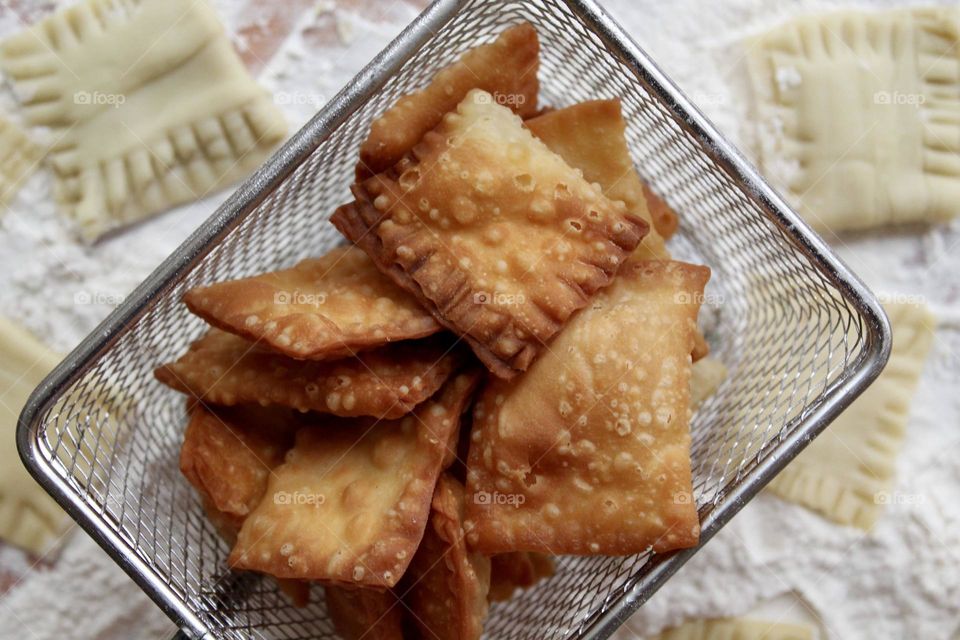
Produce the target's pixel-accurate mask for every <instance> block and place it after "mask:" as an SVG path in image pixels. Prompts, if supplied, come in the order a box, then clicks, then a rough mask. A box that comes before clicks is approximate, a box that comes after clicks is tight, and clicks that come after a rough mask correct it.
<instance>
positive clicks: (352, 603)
mask: <svg viewBox="0 0 960 640" xmlns="http://www.w3.org/2000/svg"><path fill="white" fill-rule="evenodd" d="M324 592H325V593H326V600H327V613H328V614H329V615H330V620H331V621H333V626H334V628H335V629H336V630H337V633H338V634H340V637H341V638H343V640H404V638H403V611H404V609H403V605H401V604H400V601H399V599H398V598H397V596H396V594H394V592H393V591H391V590H390V589H387V590H378V589H364V588H362V587H356V588H355V587H337V586H334V585H327V586H326V587H325V588H324Z"/></svg>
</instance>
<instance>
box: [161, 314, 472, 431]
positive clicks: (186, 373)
mask: <svg viewBox="0 0 960 640" xmlns="http://www.w3.org/2000/svg"><path fill="white" fill-rule="evenodd" d="M451 342H452V338H450V339H447V336H436V337H435V338H427V339H425V340H416V341H414V340H410V341H405V342H400V343H396V344H391V345H387V346H384V347H380V348H379V349H374V350H372V351H365V352H363V353H361V354H359V355H358V356H357V357H354V358H343V359H341V360H326V361H323V362H315V361H310V360H294V359H292V358H288V357H287V356H284V355H282V354H278V353H276V352H274V351H271V350H269V349H265V348H263V347H262V346H259V345H255V344H254V343H252V342H250V341H248V340H245V339H243V338H241V337H239V336H235V335H233V334H232V333H227V332H225V331H220V330H219V329H211V330H210V331H209V332H208V333H207V334H206V335H204V336H203V337H202V338H200V339H199V340H197V341H196V342H194V343H193V344H192V345H190V350H189V351H187V353H186V354H184V355H183V356H181V358H180V359H179V360H177V361H176V362H173V363H170V364H165V365H163V366H161V367H159V368H157V370H156V371H155V372H154V373H155V375H156V377H157V379H158V380H159V381H160V382H162V383H164V384H165V385H167V386H169V387H172V388H173V389H176V390H177V391H180V392H182V393H187V394H190V395H192V396H193V397H195V398H198V399H200V400H203V401H205V402H210V403H213V404H219V405H227V406H230V405H235V404H249V403H257V404H261V405H264V406H266V405H270V404H276V405H280V406H284V407H292V408H294V409H298V410H300V411H319V412H322V413H332V414H334V415H338V416H346V417H350V416H374V417H377V418H400V417H403V416H404V415H406V414H408V413H410V411H412V410H413V408H414V407H415V406H417V405H418V404H420V403H421V402H423V401H424V400H426V399H427V398H429V397H430V396H432V395H433V394H434V392H436V391H437V390H438V389H439V388H440V387H441V386H443V383H444V382H446V380H447V378H449V377H450V375H451V374H452V373H453V372H454V371H455V370H456V369H457V368H459V366H460V365H461V364H463V363H464V362H465V360H466V358H465V356H467V352H466V350H465V349H459V348H455V347H452V346H451Z"/></svg>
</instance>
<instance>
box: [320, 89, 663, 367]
mask: <svg viewBox="0 0 960 640" xmlns="http://www.w3.org/2000/svg"><path fill="white" fill-rule="evenodd" d="M354 195H355V196H356V198H357V200H356V202H354V203H352V204H350V205H346V206H343V207H340V208H339V209H338V210H337V211H336V213H335V214H334V216H333V222H334V224H336V225H337V228H339V229H340V230H341V231H342V232H343V233H344V234H345V235H346V236H347V237H348V238H350V239H351V240H353V241H354V242H357V243H358V244H359V245H360V246H361V247H362V248H363V249H364V250H365V251H367V253H368V254H369V255H370V256H371V257H372V258H373V260H374V262H375V263H376V264H377V266H379V267H380V268H381V269H382V270H383V271H384V272H385V273H386V274H388V275H389V276H390V277H391V278H393V279H394V281H396V282H397V283H398V284H399V285H400V286H401V287H403V288H404V289H406V290H407V291H409V292H411V293H412V294H413V295H414V296H415V297H416V298H417V300H419V301H420V302H421V304H423V305H424V307H426V308H427V309H429V310H430V311H431V312H432V313H433V314H434V316H435V317H436V318H437V320H439V321H440V322H441V323H443V324H444V325H446V326H447V327H449V328H451V329H452V330H453V331H454V332H455V333H457V334H458V335H461V336H463V337H464V338H465V340H466V341H467V342H468V343H469V344H470V346H471V347H472V348H473V350H474V352H475V353H476V354H477V356H478V357H479V358H480V360H482V361H483V362H484V364H486V365H487V367H488V368H489V369H490V370H491V371H492V372H493V373H494V374H496V375H497V376H499V377H501V378H507V379H509V378H511V377H513V376H515V375H516V374H517V373H519V372H521V371H524V370H526V369H527V368H528V367H529V366H530V363H531V362H533V360H534V358H535V357H536V354H537V353H538V352H539V351H540V350H541V349H542V348H543V346H544V344H545V343H546V342H547V341H548V340H550V339H551V338H552V337H553V336H554V335H555V334H556V333H557V332H558V331H559V330H560V328H561V327H563V325H564V324H565V323H566V321H567V319H568V318H569V317H570V315H571V314H572V313H573V312H574V311H576V310H577V309H579V308H581V307H583V306H585V305H586V304H588V303H589V301H590V298H591V297H592V296H593V295H594V293H596V291H597V290H598V289H600V288H601V287H604V286H606V285H607V284H609V283H610V281H611V280H612V279H613V276H614V275H615V273H616V271H617V269H619V268H620V265H621V264H622V263H623V261H624V259H625V258H626V257H627V256H628V255H629V254H630V253H632V252H633V251H634V250H635V249H636V248H637V245H638V244H639V243H640V241H641V240H642V238H643V236H644V235H645V234H646V233H647V230H648V228H649V227H648V225H647V223H645V222H644V221H643V219H642V218H640V217H638V216H636V215H634V214H632V213H630V212H628V211H627V210H626V207H625V206H624V204H623V203H622V202H615V201H611V200H609V199H608V198H607V197H606V196H604V195H603V193H602V192H601V190H600V188H599V187H598V186H595V185H591V184H590V183H588V182H587V181H586V180H584V179H583V177H582V176H581V174H580V172H579V171H577V170H575V169H572V168H571V167H570V166H569V165H567V163H565V162H564V161H563V159H562V158H560V157H559V156H558V155H556V154H554V153H553V152H552V151H550V150H549V149H548V148H547V147H546V145H544V144H543V143H542V142H540V141H539V140H537V139H536V138H535V137H533V135H532V134H531V133H530V131H529V130H527V129H526V128H524V126H523V123H522V121H521V120H520V118H518V117H517V116H516V115H514V114H513V113H512V112H511V111H510V110H509V109H506V108H505V107H502V106H500V105H497V104H496V103H494V102H493V99H492V97H491V96H490V94H488V93H485V92H483V91H477V90H475V91H472V92H470V93H469V94H468V95H467V97H466V98H465V99H464V100H463V102H461V103H460V105H459V106H458V107H457V111H456V113H449V114H447V115H446V116H445V117H444V119H443V122H442V123H441V124H440V126H439V127H437V128H436V129H435V130H434V131H431V132H430V133H428V134H427V135H426V136H424V139H423V141H422V142H421V143H420V144H419V145H417V147H416V148H415V149H414V151H413V152H412V154H411V155H410V156H408V157H407V158H405V159H404V160H403V161H401V162H400V163H399V164H398V165H397V166H396V167H394V168H393V169H391V170H390V171H389V172H387V173H384V174H381V175H377V176H374V177H373V178H370V179H369V180H366V181H364V182H362V183H360V184H358V185H354Z"/></svg>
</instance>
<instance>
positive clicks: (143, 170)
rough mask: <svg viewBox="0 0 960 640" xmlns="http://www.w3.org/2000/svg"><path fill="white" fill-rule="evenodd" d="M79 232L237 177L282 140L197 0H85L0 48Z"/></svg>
mask: <svg viewBox="0 0 960 640" xmlns="http://www.w3.org/2000/svg"><path fill="white" fill-rule="evenodd" d="M0 66H2V68H3V70H4V71H5V72H6V73H7V75H8V76H9V77H10V78H11V79H12V80H13V83H14V88H15V90H16V93H17V95H18V97H19V99H20V102H21V103H22V104H23V107H24V113H25V115H26V119H27V122H28V123H29V124H31V125H35V126H44V127H49V128H51V129H52V141H51V145H52V146H51V152H50V154H51V155H50V162H51V164H52V165H53V169H54V172H55V175H56V198H57V201H58V202H59V203H60V205H61V206H62V207H63V208H64V210H65V211H66V212H67V213H68V214H69V215H70V216H71V217H72V218H73V219H74V220H76V222H77V223H78V225H79V227H80V231H81V234H82V235H83V237H84V238H85V239H86V240H90V241H92V240H95V239H96V238H98V237H99V236H101V235H102V234H104V233H106V232H108V231H110V230H112V229H115V228H117V227H119V226H121V225H124V224H128V223H131V222H134V221H136V220H139V219H141V218H144V217H146V216H148V215H151V214H153V213H157V212H159V211H162V210H164V209H167V208H169V207H172V206H175V205H177V204H181V203H184V202H188V201H191V200H195V199H198V198H201V197H204V196H205V195H208V194H209V193H210V192H212V191H214V190H216V189H220V188H222V187H225V186H227V185H229V184H231V183H233V182H236V181H237V180H240V179H242V178H244V177H245V176H246V175H247V174H248V173H249V172H250V171H251V170H252V169H253V168H255V167H257V166H258V165H259V164H260V163H261V162H262V161H263V160H264V158H265V157H266V155H267V154H268V153H269V151H270V150H271V149H272V148H273V147H274V145H276V143H277V142H278V141H280V139H281V138H282V137H283V136H284V134H285V130H286V125H285V124H284V121H283V116H282V114H281V113H280V111H279V110H278V109H277V108H276V106H275V105H274V104H273V102H272V100H271V98H270V96H269V95H268V94H267V92H266V91H264V90H263V89H262V88H261V87H260V86H258V85H257V83H256V82H254V80H253V79H252V78H251V77H250V75H249V73H248V72H247V70H246V69H245V68H244V67H243V64H242V62H241V61H240V58H239V57H238V56H237V54H236V52H235V51H234V50H233V46H232V45H231V43H230V40H229V38H228V37H227V35H226V34H225V32H224V30H223V26H222V25H221V24H220V22H219V20H218V19H217V16H216V13H215V12H214V11H213V9H212V8H211V7H210V6H209V5H208V3H207V2H206V1H204V0H201V1H197V0H121V1H116V0H83V1H82V2H79V3H78V4H75V5H72V6H70V7H67V8H65V9H63V10H61V11H58V12H57V13H55V14H53V15H51V16H49V17H48V18H45V19H44V20H42V21H41V22H39V23H37V24H36V25H34V26H33V27H31V28H30V29H28V30H27V31H25V32H23V33H20V34H18V35H15V36H13V37H11V38H9V39H7V40H6V41H4V42H3V44H2V46H0Z"/></svg>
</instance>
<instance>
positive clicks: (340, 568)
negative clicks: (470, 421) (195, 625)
mask: <svg viewBox="0 0 960 640" xmlns="http://www.w3.org/2000/svg"><path fill="white" fill-rule="evenodd" d="M478 379H479V376H478V375H477V374H476V373H463V374H459V375H457V376H456V377H454V378H453V379H452V380H451V381H450V382H448V383H447V384H446V386H445V387H444V388H443V389H442V390H441V391H440V392H439V394H438V395H437V396H436V397H435V398H433V399H431V400H429V401H427V402H425V403H423V404H421V405H420V406H419V407H417V410H416V411H415V412H414V413H412V414H410V415H408V416H406V417H404V418H403V419H401V420H382V421H377V422H373V421H371V420H362V419H353V420H346V419H342V418H341V419H338V418H324V419H323V420H322V422H318V423H317V424H314V425H311V426H309V427H305V428H303V429H301V430H300V431H298V432H297V435H296V443H295V444H294V447H293V449H291V450H290V452H289V453H288V454H287V457H286V461H285V462H284V463H283V464H282V465H280V466H279V467H277V468H276V469H274V472H273V474H272V475H271V478H270V482H269V485H268V487H267V491H266V495H265V497H264V499H263V500H261V502H260V504H259V505H258V506H257V507H256V508H255V509H254V511H253V512H252V513H251V514H250V516H249V517H248V518H247V519H246V520H245V521H244V523H243V527H242V528H241V529H240V535H239V537H238V539H237V544H236V545H235V546H234V548H233V551H232V552H231V554H230V565H231V566H232V567H234V568H237V569H250V570H254V571H261V572H263V573H269V574H271V575H274V576H277V577H283V578H298V579H305V580H318V581H322V582H326V583H333V584H339V585H348V586H349V585H356V586H368V587H377V588H385V587H393V586H394V585H396V583H397V581H399V580H400V578H401V576H403V573H404V571H406V569H407V566H408V565H409V564H410V561H411V559H412V558H413V555H414V552H415V551H416V549H417V545H418V544H419V543H420V539H421V538H422V537H423V531H424V527H425V525H426V521H427V517H428V514H429V510H430V500H431V497H432V495H433V488H434V485H435V484H436V481H437V478H438V476H439V475H440V471H441V470H442V468H443V467H445V466H449V464H450V462H451V461H452V460H453V455H454V453H453V452H454V447H455V446H456V438H457V430H458V428H459V421H460V414H461V413H462V412H463V410H464V409H465V408H466V405H467V402H468V401H469V399H470V396H471V394H472V392H473V388H474V386H475V385H476V383H477V381H478Z"/></svg>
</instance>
